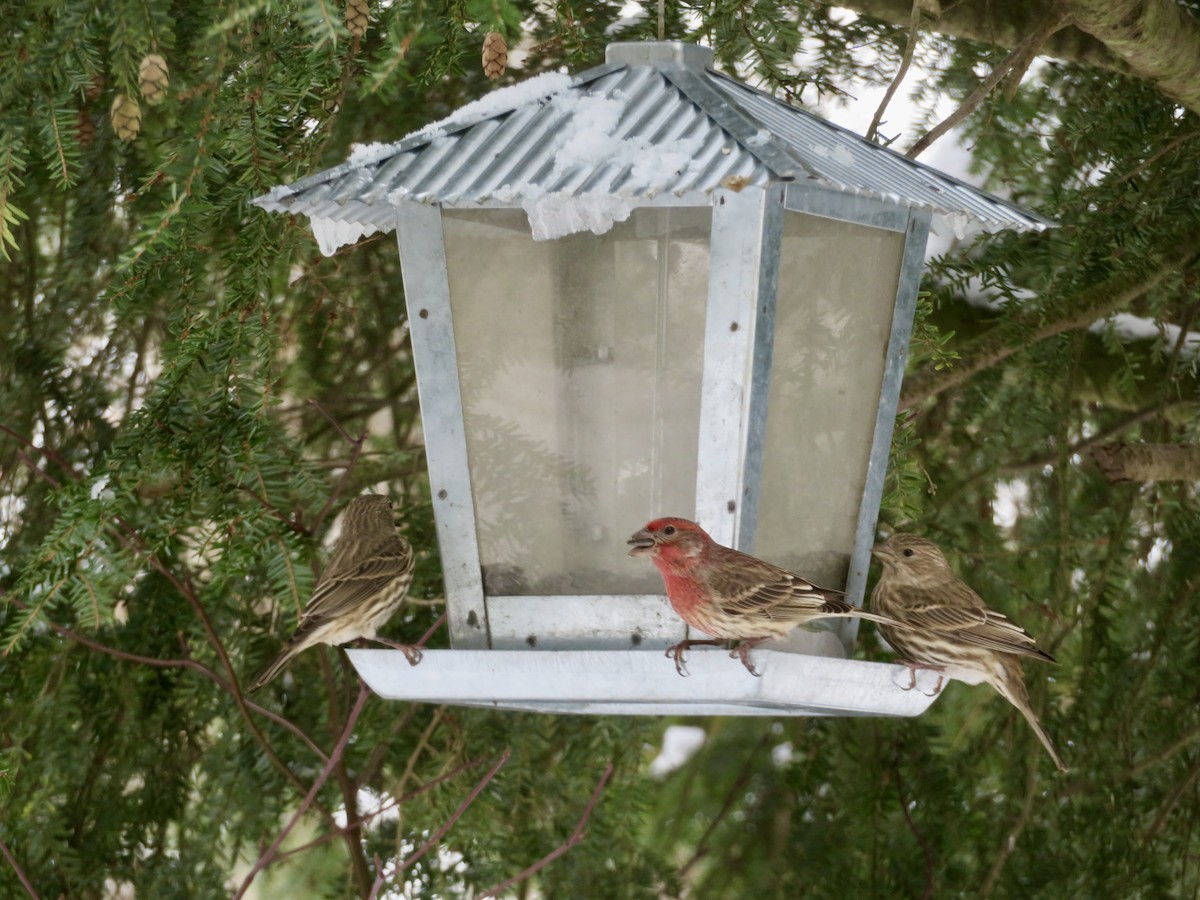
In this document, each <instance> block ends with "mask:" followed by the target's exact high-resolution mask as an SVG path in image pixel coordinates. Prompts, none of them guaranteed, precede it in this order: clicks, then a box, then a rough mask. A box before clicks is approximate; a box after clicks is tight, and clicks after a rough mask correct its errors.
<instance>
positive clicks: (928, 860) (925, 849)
mask: <svg viewBox="0 0 1200 900" xmlns="http://www.w3.org/2000/svg"><path fill="white" fill-rule="evenodd" d="M892 775H893V777H895V779H896V795H897V796H898V797H899V798H900V812H902V813H904V821H905V822H907V823H908V830H909V831H911V832H912V833H913V837H915V838H916V839H917V843H918V844H920V845H921V852H922V853H923V854H925V893H923V894H921V900H929V898H930V897H932V896H933V852H932V851H931V850H930V849H929V843H928V842H927V841H926V840H925V836H924V835H923V834H921V830H920V829H919V828H917V825H916V823H915V822H913V820H912V816H911V815H909V813H908V801H907V800H905V799H904V779H902V778H901V777H900V768H899V767H898V766H893V767H892Z"/></svg>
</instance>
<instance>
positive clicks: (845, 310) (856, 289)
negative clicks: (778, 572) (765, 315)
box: [755, 213, 904, 589]
mask: <svg viewBox="0 0 1200 900" xmlns="http://www.w3.org/2000/svg"><path fill="white" fill-rule="evenodd" d="M903 249H904V235H903V234H902V233H896V232H891V231H883V230H880V229H876V228H868V227H866V226H862V225H854V224H850V223H845V222H837V221H834V220H832V219H823V218H818V217H815V216H807V215H800V214H796V213H785V215H784V228H783V244H782V247H781V253H780V257H781V264H780V271H779V295H778V300H777V305H776V311H775V343H774V356H773V363H772V370H771V387H770V396H769V399H768V402H767V435H766V443H765V448H764V453H763V471H762V491H761V495H760V500H759V516H758V527H757V531H756V537H755V553H757V554H758V555H760V556H763V557H765V558H767V559H769V560H771V561H772V562H775V563H777V564H779V565H783V566H787V567H789V568H791V569H792V570H793V571H796V572H799V573H800V574H802V575H804V577H806V578H811V579H813V580H814V581H816V582H817V583H818V584H823V585H825V586H827V587H831V588H838V589H840V588H842V587H844V586H845V583H846V573H847V569H848V567H849V563H850V554H851V553H852V552H853V550H854V534H855V529H856V526H857V523H858V513H859V506H860V505H861V502H862V493H863V486H864V485H865V483H866V477H867V462H868V459H869V457H870V453H871V441H872V437H873V434H874V426H875V415H876V410H878V408H879V389H880V386H881V384H882V381H883V364H884V354H885V352H886V350H887V344H888V337H889V335H890V334H891V327H892V310H893V307H894V306H895V300H896V285H897V281H898V279H899V275H900V262H901V254H902V252H903Z"/></svg>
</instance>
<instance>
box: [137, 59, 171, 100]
mask: <svg viewBox="0 0 1200 900" xmlns="http://www.w3.org/2000/svg"><path fill="white" fill-rule="evenodd" d="M170 85H171V73H170V70H169V69H168V68H167V61H166V60H165V59H163V58H162V57H161V56H159V55H158V54H157V53H147V54H146V55H145V56H143V57H142V62H141V65H139V66H138V90H140V91H141V92H142V96H143V97H145V98H146V102H147V103H149V104H150V105H151V106H156V105H158V104H159V103H162V102H163V100H165V99H166V98H167V88H168V87H170Z"/></svg>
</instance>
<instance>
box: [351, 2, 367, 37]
mask: <svg viewBox="0 0 1200 900" xmlns="http://www.w3.org/2000/svg"><path fill="white" fill-rule="evenodd" d="M370 18H371V4H370V2H369V0H346V29H347V30H348V31H349V32H350V33H351V34H352V35H354V36H355V37H362V36H363V35H364V34H366V33H367V24H368V23H369V22H370Z"/></svg>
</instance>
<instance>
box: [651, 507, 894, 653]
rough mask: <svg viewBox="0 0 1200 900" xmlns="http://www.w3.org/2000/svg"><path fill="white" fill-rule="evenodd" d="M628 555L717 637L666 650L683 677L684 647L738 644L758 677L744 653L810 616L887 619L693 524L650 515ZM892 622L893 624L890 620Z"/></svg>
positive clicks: (683, 613)
mask: <svg viewBox="0 0 1200 900" xmlns="http://www.w3.org/2000/svg"><path fill="white" fill-rule="evenodd" d="M629 545H630V547H631V549H630V551H629V555H630V556H644V557H646V558H648V559H649V560H650V561H651V562H652V563H654V565H655V566H657V567H658V571H659V572H660V573H662V577H663V583H664V584H665V585H666V589H667V599H668V600H670V601H671V607H672V608H673V609H674V610H675V612H676V613H677V614H678V615H679V617H680V618H681V619H683V621H685V622H686V623H687V624H688V625H689V626H691V627H692V628H694V629H696V630H697V631H702V632H704V633H705V634H709V635H712V636H713V637H714V638H719V639H721V640H720V641H693V640H687V641H681V642H680V643H678V644H676V645H675V646H673V647H671V648H670V649H669V650H668V651H667V656H668V657H671V658H673V659H674V660H675V668H676V670H678V671H679V673H680V674H681V675H682V674H684V670H683V653H684V651H685V650H687V648H688V647H691V646H692V645H694V644H716V643H720V642H721V641H724V640H737V641H741V642H742V643H741V644H739V645H738V647H737V648H736V649H735V650H734V651H733V653H731V654H730V655H731V656H734V655H736V656H738V657H740V659H741V660H742V664H743V665H744V666H745V667H746V668H747V669H748V670H749V671H750V673H751V674H753V675H757V674H758V673H757V672H755V670H754V666H753V664H752V663H751V662H750V658H749V655H748V654H749V651H750V650H751V649H752V648H753V647H754V646H755V645H757V644H759V643H761V642H762V641H766V640H770V639H772V638H779V637H783V636H784V635H786V634H787V633H788V632H789V631H791V630H792V629H793V628H795V627H796V626H797V625H803V624H805V623H807V622H811V621H813V620H814V619H825V618H859V619H871V620H872V621H876V622H891V621H892V620H890V619H887V618H885V617H883V616H880V615H875V614H873V613H867V612H863V611H862V610H861V609H858V608H857V607H854V606H851V605H850V604H849V603H847V602H846V601H845V600H844V599H842V598H843V594H842V592H841V591H833V590H828V589H826V588H822V587H818V586H817V585H815V584H813V583H812V582H811V581H807V580H806V579H804V578H801V577H800V576H799V575H795V574H793V573H791V572H789V571H787V570H786V569H781V568H779V566H773V565H771V563H769V562H764V561H763V560H761V559H758V558H756V557H753V556H750V555H748V554H746V553H742V552H740V551H738V550H732V549H730V548H729V547H722V546H721V545H720V544H718V543H717V542H716V541H714V540H713V539H712V538H711V537H709V536H708V534H707V533H706V532H705V531H704V529H703V528H701V527H700V526H699V525H697V524H696V523H695V522H691V521H688V520H687V519H675V518H666V519H655V520H654V521H653V522H650V523H649V524H648V525H647V526H646V527H645V528H643V529H642V530H641V531H638V532H636V533H635V534H634V535H633V536H632V537H631V538H630V539H629ZM892 624H897V623H892Z"/></svg>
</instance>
